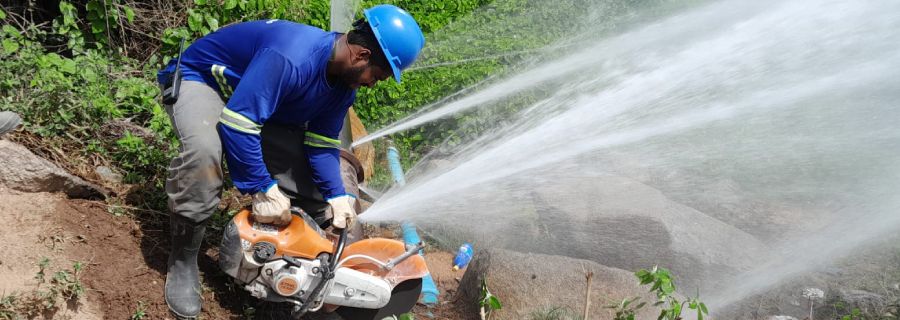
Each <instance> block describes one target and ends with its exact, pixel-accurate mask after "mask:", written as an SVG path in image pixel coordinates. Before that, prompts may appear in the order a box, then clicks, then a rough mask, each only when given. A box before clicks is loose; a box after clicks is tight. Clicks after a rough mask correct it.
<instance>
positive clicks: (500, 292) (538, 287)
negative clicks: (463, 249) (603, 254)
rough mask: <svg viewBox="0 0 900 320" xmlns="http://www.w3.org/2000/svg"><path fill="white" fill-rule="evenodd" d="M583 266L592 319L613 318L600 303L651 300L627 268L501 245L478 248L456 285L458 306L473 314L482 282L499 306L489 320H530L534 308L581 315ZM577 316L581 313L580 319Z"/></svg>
mask: <svg viewBox="0 0 900 320" xmlns="http://www.w3.org/2000/svg"><path fill="white" fill-rule="evenodd" d="M584 270H591V271H593V272H594V277H593V281H592V286H591V308H590V311H591V312H590V314H591V317H590V318H591V319H612V317H613V311H612V310H611V309H608V308H604V306H607V305H610V304H617V303H618V302H619V301H621V300H622V299H623V298H633V297H636V296H642V300H641V301H645V302H648V305H649V304H650V303H652V302H653V301H654V300H653V297H651V296H650V295H649V294H648V293H647V288H641V287H640V286H639V284H638V281H637V278H635V276H634V275H633V274H632V273H631V272H628V271H625V270H621V269H616V268H610V267H606V266H603V265H600V264H598V263H596V262H593V261H587V260H580V259H574V258H569V257H562V256H552V255H544V254H534V253H519V252H514V251H508V250H503V249H485V250H478V251H477V252H476V253H475V257H474V258H473V260H472V262H471V263H470V264H469V266H468V267H467V269H466V273H465V274H464V275H463V277H462V280H461V281H460V284H459V294H460V295H461V296H460V298H462V299H464V301H465V302H464V303H463V304H462V305H464V306H466V307H467V308H469V309H468V310H465V311H464V312H465V313H468V314H478V307H477V306H478V303H477V301H478V299H479V297H480V295H481V280H482V279H485V280H486V281H487V285H488V289H489V290H490V291H491V294H493V295H495V296H497V297H498V298H499V299H500V301H501V302H502V304H503V308H502V309H501V310H497V311H495V313H494V314H493V316H492V319H498V320H499V319H529V318H531V317H532V316H533V313H535V312H541V311H547V310H551V309H553V308H557V309H562V310H569V311H572V312H573V313H574V314H581V313H582V312H583V310H584V299H585V285H586V280H585V276H584ZM654 315H655V311H654V310H651V308H650V307H649V306H648V307H645V308H644V309H643V310H642V313H640V314H639V318H640V319H651V318H652V319H655V317H653V316H654ZM579 318H580V317H579Z"/></svg>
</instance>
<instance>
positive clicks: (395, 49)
mask: <svg viewBox="0 0 900 320" xmlns="http://www.w3.org/2000/svg"><path fill="white" fill-rule="evenodd" d="M363 13H364V14H365V16H366V20H367V21H368V22H369V26H370V27H372V31H373V32H374V33H375V39H378V44H379V45H381V50H382V51H384V56H385V57H386V58H387V60H388V63H390V64H391V71H393V72H394V80H397V83H400V71H402V70H403V69H406V68H408V67H409V66H411V65H412V64H413V62H415V61H416V58H417V57H418V56H419V52H420V51H422V47H424V46H425V35H424V34H422V29H421V28H419V24H418V23H416V19H413V17H412V15H410V14H409V12H406V10H403V9H400V8H398V7H396V6H393V5H389V4H381V5H377V6H374V7H371V8H369V9H366V10H363Z"/></svg>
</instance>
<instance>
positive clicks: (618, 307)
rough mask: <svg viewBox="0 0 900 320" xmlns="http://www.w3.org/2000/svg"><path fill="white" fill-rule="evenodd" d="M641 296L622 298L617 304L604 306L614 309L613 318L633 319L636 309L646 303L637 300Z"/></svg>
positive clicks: (615, 319)
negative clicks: (614, 314)
mask: <svg viewBox="0 0 900 320" xmlns="http://www.w3.org/2000/svg"><path fill="white" fill-rule="evenodd" d="M640 300H641V297H634V298H624V299H622V302H619V303H618V304H612V305H608V306H606V308H607V309H614V310H615V311H616V316H615V318H613V319H614V320H634V319H635V318H634V317H635V314H637V312H638V310H640V309H641V308H643V307H644V306H646V305H647V303H646V302H638V301H640Z"/></svg>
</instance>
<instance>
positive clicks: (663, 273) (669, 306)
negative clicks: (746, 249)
mask: <svg viewBox="0 0 900 320" xmlns="http://www.w3.org/2000/svg"><path fill="white" fill-rule="evenodd" d="M634 275H635V276H636V277H637V278H638V279H639V280H640V281H641V285H648V284H652V286H651V287H650V292H653V293H656V297H657V299H658V300H657V302H656V303H654V304H653V305H654V306H658V307H662V311H660V313H659V317H658V318H657V319H658V320H681V319H682V318H681V312H682V311H683V309H684V305H685V304H687V307H688V309H691V310H696V311H697V320H703V316H704V315H708V314H709V310H708V309H707V308H706V304H704V303H703V302H701V301H700V299H699V297H693V298H687V300H685V301H679V300H678V298H676V297H675V281H674V279H672V273H671V272H669V270H667V269H666V268H660V267H658V266H655V267H653V269H651V270H646V269H641V270H638V271H637V272H635V273H634ZM698 295H699V293H698Z"/></svg>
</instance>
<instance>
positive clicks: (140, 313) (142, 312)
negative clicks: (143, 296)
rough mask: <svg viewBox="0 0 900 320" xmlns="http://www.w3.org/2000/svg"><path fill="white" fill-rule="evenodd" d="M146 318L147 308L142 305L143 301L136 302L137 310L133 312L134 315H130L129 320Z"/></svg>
mask: <svg viewBox="0 0 900 320" xmlns="http://www.w3.org/2000/svg"><path fill="white" fill-rule="evenodd" d="M146 316H147V306H146V305H144V302H143V301H138V305H137V308H136V309H135V310H134V313H133V314H131V320H142V319H144V317H146Z"/></svg>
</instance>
